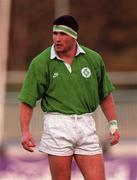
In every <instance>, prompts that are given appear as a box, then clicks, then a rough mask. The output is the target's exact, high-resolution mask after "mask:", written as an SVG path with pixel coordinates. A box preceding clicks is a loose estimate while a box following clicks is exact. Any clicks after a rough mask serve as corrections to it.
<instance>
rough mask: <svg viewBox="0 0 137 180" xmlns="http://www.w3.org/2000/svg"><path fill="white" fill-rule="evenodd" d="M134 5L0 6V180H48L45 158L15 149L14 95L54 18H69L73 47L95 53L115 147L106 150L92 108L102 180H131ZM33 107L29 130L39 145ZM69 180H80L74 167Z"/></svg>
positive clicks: (3, 1) (135, 143)
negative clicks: (109, 101)
mask: <svg viewBox="0 0 137 180" xmlns="http://www.w3.org/2000/svg"><path fill="white" fill-rule="evenodd" d="M136 12H137V1H136V0H130V1H128V0H119V1H118V0H113V1H109V0H85V1H83V0H79V1H74V0H39V1H36V0H20V1H19V0H0V82H1V83H0V179H3V180H6V179H8V180H9V179H14V180H15V179H17V180H20V179H21V180H26V179H28V180H30V179H33V180H34V179H37V180H38V179H39V180H42V179H46V180H50V175H49V169H48V166H47V157H46V156H45V155H43V154H40V153H38V152H37V150H36V152H35V153H33V154H31V153H27V152H25V151H24V150H23V149H22V147H21V146H20V141H21V134H20V127H19V102H18V100H17V95H18V93H19V90H20V88H21V85H22V82H23V79H24V76H25V73H26V71H27V69H28V66H29V64H30V62H31V61H32V59H33V58H34V57H35V56H36V55H37V54H38V53H40V52H41V51H43V50H44V49H45V48H47V47H48V46H51V44H52V22H53V20H54V18H56V17H58V16H60V15H64V14H71V15H73V16H75V17H76V19H77V20H78V22H79V25H80V32H79V37H78V42H79V43H80V44H83V45H85V46H88V47H89V48H91V49H93V50H95V51H97V52H99V53H100V54H101V55H102V57H103V59H104V62H105V65H106V69H107V71H108V74H109V76H110V79H111V80H112V82H113V83H114V85H115V86H116V88H117V90H116V91H115V92H114V93H113V95H114V99H115V102H116V107H117V116H118V120H119V129H120V132H121V141H120V143H119V144H118V145H116V146H115V147H110V146H109V144H108V125H107V121H106V119H105V117H104V115H103V113H102V112H101V110H100V108H98V109H97V110H96V112H95V119H96V124H97V130H98V133H99V136H100V141H101V144H102V146H103V149H104V157H105V166H106V177H107V180H115V179H116V180H137V130H136V129H137V111H136V110H137V13H136ZM42 116H43V113H42V112H41V109H40V105H39V103H38V104H37V107H36V108H35V110H34V115H33V118H32V119H33V120H32V123H31V129H32V132H33V136H34V138H35V139H36V141H37V142H38V143H39V139H40V137H41V133H42V123H43V122H42ZM72 174H73V176H72V179H73V180H82V176H81V175H80V174H79V172H78V171H77V167H76V165H75V163H74V164H73V168H72Z"/></svg>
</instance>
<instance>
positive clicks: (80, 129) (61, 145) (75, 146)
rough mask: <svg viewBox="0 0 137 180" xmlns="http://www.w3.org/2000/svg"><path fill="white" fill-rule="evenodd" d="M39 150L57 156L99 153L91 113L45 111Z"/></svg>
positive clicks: (100, 151) (99, 149)
mask: <svg viewBox="0 0 137 180" xmlns="http://www.w3.org/2000/svg"><path fill="white" fill-rule="evenodd" d="M39 151H41V152H45V153H47V154H52V155H57V156H70V155H73V154H81V155H95V154H101V153H102V148H101V147H100V145H99V138H98V135H97V133H96V127H95V121H94V119H93V117H92V116H91V114H89V113H87V114H83V115H65V114H61V113H47V114H46V115H45V116H44V131H43V135H42V138H41V142H40V146H39Z"/></svg>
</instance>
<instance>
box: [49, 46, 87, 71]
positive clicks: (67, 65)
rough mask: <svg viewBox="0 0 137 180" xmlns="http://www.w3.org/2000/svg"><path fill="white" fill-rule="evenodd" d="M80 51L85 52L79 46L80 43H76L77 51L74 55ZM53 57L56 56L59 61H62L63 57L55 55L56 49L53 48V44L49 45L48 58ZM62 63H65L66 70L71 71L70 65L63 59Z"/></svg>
mask: <svg viewBox="0 0 137 180" xmlns="http://www.w3.org/2000/svg"><path fill="white" fill-rule="evenodd" d="M80 53H83V54H85V51H84V50H83V49H82V48H81V47H80V45H79V44H78V43H77V52H76V55H75V56H78V55H79V54H80ZM55 57H56V58H57V59H59V60H61V61H64V60H63V59H61V58H60V57H59V56H58V55H57V53H56V51H55V48H54V45H52V46H51V53H50V58H51V59H54V58H55ZM64 64H65V66H66V68H67V69H68V71H69V72H70V73H71V72H72V68H71V65H70V64H68V63H67V62H65V61H64Z"/></svg>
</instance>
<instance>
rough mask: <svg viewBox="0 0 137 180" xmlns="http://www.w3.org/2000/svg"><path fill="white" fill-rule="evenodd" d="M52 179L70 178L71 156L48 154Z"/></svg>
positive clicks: (63, 179)
mask: <svg viewBox="0 0 137 180" xmlns="http://www.w3.org/2000/svg"><path fill="white" fill-rule="evenodd" d="M48 161H49V166H50V171H51V176H52V180H70V178H71V164H72V156H54V155H48Z"/></svg>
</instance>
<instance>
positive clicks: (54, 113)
mask: <svg viewBox="0 0 137 180" xmlns="http://www.w3.org/2000/svg"><path fill="white" fill-rule="evenodd" d="M46 114H47V115H59V116H70V117H84V116H88V117H89V116H91V115H92V114H93V112H92V113H84V114H63V113H60V112H47V113H46ZM46 114H45V115H46Z"/></svg>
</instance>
